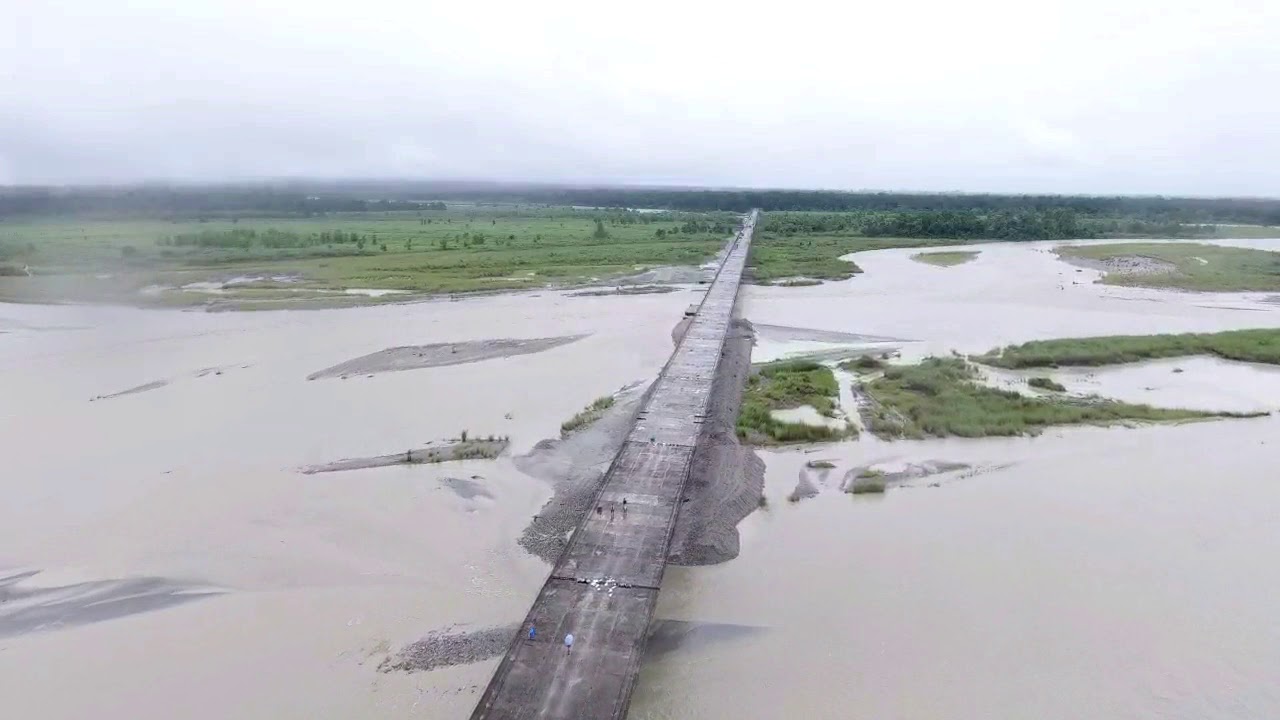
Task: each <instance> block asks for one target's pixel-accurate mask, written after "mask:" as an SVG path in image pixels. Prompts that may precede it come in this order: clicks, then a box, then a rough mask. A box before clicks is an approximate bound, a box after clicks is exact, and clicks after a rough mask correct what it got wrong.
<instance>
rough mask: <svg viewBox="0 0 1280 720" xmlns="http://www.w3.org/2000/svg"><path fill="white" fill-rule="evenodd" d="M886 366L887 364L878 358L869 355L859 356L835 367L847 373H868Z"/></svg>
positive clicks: (843, 361)
mask: <svg viewBox="0 0 1280 720" xmlns="http://www.w3.org/2000/svg"><path fill="white" fill-rule="evenodd" d="M886 364H887V363H885V361H884V360H881V359H880V358H874V357H871V356H870V355H859V356H858V357H856V358H852V359H849V360H842V361H841V362H840V364H839V365H838V366H837V367H839V368H840V369H841V370H847V371H849V372H869V371H872V370H880V369H882V368H884V366H885V365H886Z"/></svg>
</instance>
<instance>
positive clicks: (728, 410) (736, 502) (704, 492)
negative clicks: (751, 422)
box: [669, 318, 764, 565]
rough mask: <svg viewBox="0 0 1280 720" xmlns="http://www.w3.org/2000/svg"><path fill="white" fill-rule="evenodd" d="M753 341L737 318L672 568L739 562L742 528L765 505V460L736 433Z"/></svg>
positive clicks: (697, 456)
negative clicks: (739, 537)
mask: <svg viewBox="0 0 1280 720" xmlns="http://www.w3.org/2000/svg"><path fill="white" fill-rule="evenodd" d="M754 341H755V332H754V330H753V328H752V327H751V323H749V322H747V321H746V320H744V319H741V318H739V319H735V320H734V321H733V323H732V325H730V327H729V334H728V336H727V337H726V338H725V345H724V349H723V351H722V354H721V357H720V367H719V369H718V370H717V372H716V379H715V382H714V383H713V384H712V386H711V402H710V405H709V406H708V408H707V419H706V422H705V423H704V425H703V435H702V441H701V442H700V443H699V444H698V449H697V450H696V451H695V452H694V454H693V466H692V469H691V470H690V473H689V482H688V484H687V485H686V486H685V493H684V500H685V503H684V504H683V505H682V506H681V508H680V515H679V517H678V518H677V520H676V527H675V532H674V533H673V535H672V538H671V552H670V555H669V559H670V561H671V562H672V563H673V564H676V565H713V564H716V563H722V562H725V561H728V560H732V559H733V558H735V557H737V556H738V523H739V522H741V521H742V519H743V518H745V517H746V516H747V515H750V514H751V513H752V511H754V510H755V509H756V508H758V507H759V506H760V497H761V494H762V493H763V492H764V461H763V460H761V459H760V458H759V457H758V456H757V455H756V454H755V451H754V450H753V449H751V448H749V447H743V446H742V445H741V444H740V443H739V442H738V436H737V432H736V424H737V419H738V408H739V406H740V405H741V404H742V389H743V388H744V387H745V386H746V383H747V376H748V375H750V373H751V347H752V344H753V343H754Z"/></svg>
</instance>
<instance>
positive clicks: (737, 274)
mask: <svg viewBox="0 0 1280 720" xmlns="http://www.w3.org/2000/svg"><path fill="white" fill-rule="evenodd" d="M758 216H759V213H758V212H755V211H753V212H752V213H751V215H750V216H749V217H748V219H747V220H746V221H745V222H744V224H743V229H742V232H741V233H740V234H739V235H738V237H737V238H735V240H734V241H733V242H732V244H731V245H730V247H729V252H728V253H727V254H726V256H725V259H724V261H723V262H722V263H721V265H720V268H719V270H718V271H717V273H716V277H715V279H714V280H713V281H712V283H711V286H710V287H709V288H708V289H707V293H706V295H705V296H704V297H703V299H702V303H701V304H700V305H699V306H698V309H697V312H695V313H694V315H693V319H692V321H690V323H689V327H688V329H687V330H686V331H685V334H684V337H682V338H681V339H680V342H679V343H678V344H677V345H676V349H675V352H673V353H672V355H671V359H670V360H668V361H667V364H666V367H664V368H663V370H662V373H661V374H660V375H659V376H658V379H657V381H656V382H655V383H654V386H653V389H652V391H651V392H650V394H649V397H648V399H647V400H646V401H645V404H644V407H643V408H642V409H641V410H640V414H639V416H638V418H637V420H636V423H635V425H634V427H632V429H631V433H630V435H628V437H627V439H626V441H625V443H624V444H623V446H622V449H621V450H620V451H619V452H618V455H617V457H615V458H614V460H613V463H612V464H611V465H610V466H609V470H608V472H607V473H606V474H605V477H604V481H603V483H602V484H601V488H600V492H599V496H598V498H597V500H596V506H597V507H598V508H599V507H602V508H604V511H603V512H588V513H587V514H586V516H585V517H584V518H583V520H582V522H581V523H580V524H579V525H578V528H577V530H575V531H574V533H573V536H572V537H571V538H570V540H569V545H568V547H566V548H565V551H564V553H563V554H562V555H561V556H560V559H559V560H558V561H557V562H556V565H555V567H554V568H553V569H552V571H551V575H550V576H549V577H548V578H547V582H546V584H544V585H543V586H542V591H541V592H539V593H538V598H537V599H536V600H535V601H534V603H533V608H532V609H530V610H529V614H528V616H527V617H526V618H525V621H524V624H523V625H522V626H521V629H520V631H519V632H517V634H516V637H515V639H514V640H513V641H512V643H511V647H510V648H509V649H508V651H507V654H506V656H505V657H504V658H503V659H502V662H501V663H499V665H498V669H497V671H496V672H495V673H494V676H493V679H492V680H491V681H490V682H489V686H488V688H486V689H485V692H484V695H482V696H481V698H480V702H479V704H477V706H476V709H475V712H474V713H473V714H472V715H471V718H472V720H533V719H534V718H538V719H539V720H584V719H587V718H590V719H592V720H595V719H596V718H613V719H615V720H621V719H622V718H625V717H626V715H627V708H628V707H629V706H630V704H631V693H632V691H633V690H634V688H635V683H636V675H637V674H638V673H639V671H640V660H641V656H642V655H643V653H644V645H645V639H646V637H647V635H648V632H649V622H650V621H651V620H652V618H653V610H654V607H655V606H656V605H657V602H658V588H659V587H661V585H662V575H663V572H664V571H665V569H666V565H667V553H668V552H669V550H670V547H671V535H672V532H673V530H674V529H675V524H676V517H677V515H678V514H679V512H680V504H681V500H682V497H683V494H684V486H685V482H686V481H687V480H688V478H689V467H690V463H691V461H692V459H693V451H694V448H695V447H696V446H697V444H698V439H699V437H700V435H701V431H702V422H703V420H704V419H705V417H706V412H707V406H708V403H709V401H710V397H711V384H712V381H713V380H714V379H715V376H716V370H717V368H718V367H719V364H720V357H721V352H722V348H723V347H724V341H725V337H726V335H727V334H728V332H729V323H730V322H731V320H732V317H733V306H734V304H735V303H736V302H737V297H738V285H739V283H740V282H741V280H742V271H743V267H744V266H745V265H746V261H747V251H748V249H749V248H750V245H751V237H752V234H753V233H754V231H755V224H756V221H757V218H758ZM624 500H625V502H626V506H625V507H626V511H625V512H624V511H623V509H622V508H623V501H624ZM610 507H613V508H616V512H612V513H611V512H610V510H609V508H610ZM530 626H534V627H536V628H537V637H536V638H535V639H533V640H530V639H528V631H529V627H530ZM570 633H572V634H573V636H574V644H573V651H572V652H571V653H570V652H566V649H565V645H564V638H565V635H567V634H570Z"/></svg>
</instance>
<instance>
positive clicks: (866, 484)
mask: <svg viewBox="0 0 1280 720" xmlns="http://www.w3.org/2000/svg"><path fill="white" fill-rule="evenodd" d="M886 487H887V482H886V480H885V477H884V471H883V470H875V469H873V468H863V469H861V470H859V471H858V474H857V475H855V476H854V479H853V485H852V486H851V487H850V488H849V492H851V493H853V494H854V495H868V494H872V493H883V492H884V491H885V488H886Z"/></svg>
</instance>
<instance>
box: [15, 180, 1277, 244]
mask: <svg viewBox="0 0 1280 720" xmlns="http://www.w3.org/2000/svg"><path fill="white" fill-rule="evenodd" d="M450 202H481V203H518V204H528V205H553V206H564V205H576V206H584V207H602V208H661V209H670V210H686V211H708V210H729V211H735V212H742V211H746V210H748V209H750V208H753V207H758V208H761V209H763V210H765V211H766V212H768V211H821V212H826V213H833V212H841V213H843V212H864V213H892V214H893V216H894V217H895V218H897V219H895V220H893V221H892V222H895V223H906V224H907V225H912V224H915V223H917V222H924V223H934V222H941V223H944V224H946V225H949V226H951V227H952V228H953V231H952V232H954V233H956V236H965V235H967V234H968V233H970V232H979V233H982V232H983V231H981V230H979V229H978V226H980V225H981V226H987V225H990V221H989V220H988V219H986V218H987V217H988V216H991V217H998V218H1003V220H1001V223H1002V224H1004V225H1006V226H1014V225H1019V224H1025V223H1027V222H1030V223H1033V224H1037V225H1039V224H1049V225H1052V226H1054V227H1053V230H1054V232H1053V233H1052V234H1058V232H1059V231H1066V232H1070V231H1071V230H1072V229H1075V228H1073V226H1074V225H1075V224H1076V223H1081V222H1086V221H1088V222H1090V223H1092V222H1095V221H1098V220H1130V221H1135V220H1136V221H1141V222H1144V223H1242V224H1257V225H1280V199H1261V198H1177V197H1155V196H1106V197H1102V196H1077V195H992V194H946V193H899V192H828V191H800V190H704V189H695V188H684V189H681V188H673V189H653V188H571V187H553V186H533V185H503V184H496V183H446V182H345V183H343V182H329V183H325V182H316V183H299V182H294V183H278V184H271V185H257V186H248V185H239V186H135V187H80V188H35V187H31V188H25V187H19V188H14V187H9V188H0V218H3V217H11V216H54V215H78V214H86V215H118V216H147V217H172V218H179V217H180V218H193V217H204V216H209V217H215V216H219V217H226V216H231V215H236V216H241V217H253V216H257V217H291V216H312V215H323V214H327V213H343V212H393V211H413V212H431V211H440V210H444V209H445V208H446V205H447V204H448V203H450ZM935 213H945V214H946V215H936V216H934V215H933V214H935ZM867 231H868V232H869V233H876V234H879V233H880V232H884V233H885V234H894V235H896V234H899V233H900V232H913V231H911V230H910V228H903V229H901V230H899V229H897V228H891V227H885V228H883V230H875V229H872V228H867ZM1010 232H1015V231H1013V230H1010ZM988 234H989V233H988ZM1034 234H1038V233H1034Z"/></svg>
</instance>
